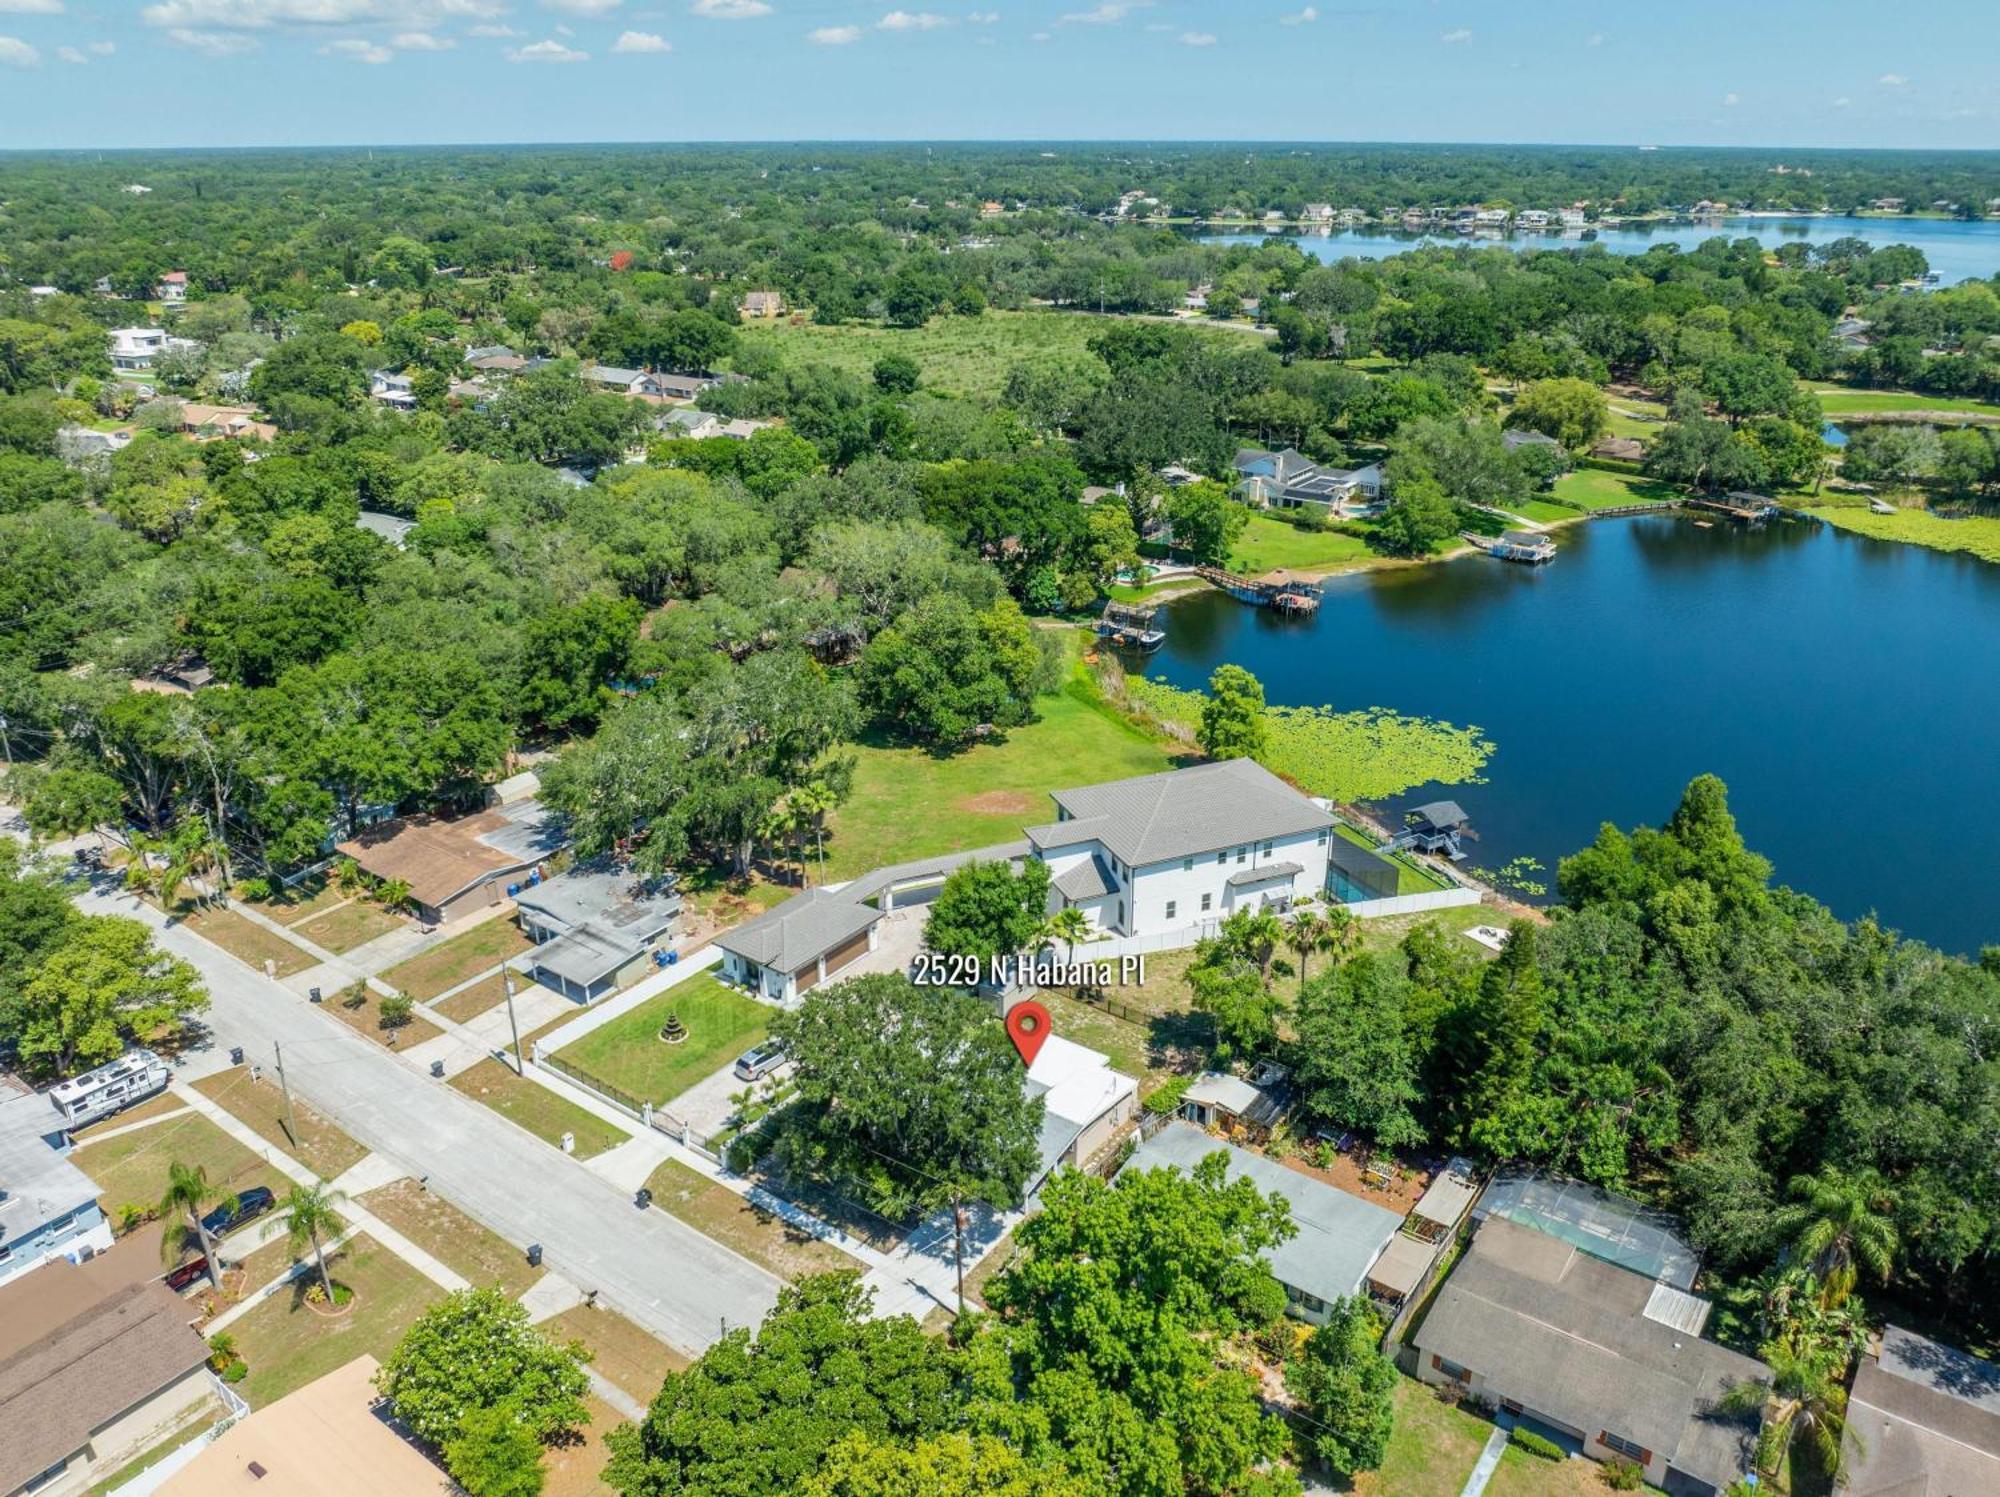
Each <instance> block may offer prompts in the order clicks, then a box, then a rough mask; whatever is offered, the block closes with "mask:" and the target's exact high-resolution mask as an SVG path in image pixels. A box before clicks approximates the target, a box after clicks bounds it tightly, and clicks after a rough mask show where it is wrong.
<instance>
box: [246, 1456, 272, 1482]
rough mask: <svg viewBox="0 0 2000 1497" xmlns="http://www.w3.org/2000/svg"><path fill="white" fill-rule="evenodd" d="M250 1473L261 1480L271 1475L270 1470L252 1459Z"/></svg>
mask: <svg viewBox="0 0 2000 1497" xmlns="http://www.w3.org/2000/svg"><path fill="white" fill-rule="evenodd" d="M250 1474H251V1475H252V1476H254V1477H256V1478H257V1480H259V1481H262V1480H263V1479H264V1478H265V1477H266V1476H268V1475H270V1473H269V1472H268V1471H266V1470H265V1469H264V1468H263V1467H262V1466H260V1465H258V1464H257V1463H256V1462H255V1461H252V1462H251V1463H250Z"/></svg>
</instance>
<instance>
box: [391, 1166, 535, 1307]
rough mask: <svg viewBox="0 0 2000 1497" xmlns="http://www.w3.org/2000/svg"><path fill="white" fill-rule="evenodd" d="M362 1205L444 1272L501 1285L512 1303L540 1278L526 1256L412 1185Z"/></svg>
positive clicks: (399, 1184) (399, 1186)
mask: <svg viewBox="0 0 2000 1497" xmlns="http://www.w3.org/2000/svg"><path fill="white" fill-rule="evenodd" d="M361 1204H362V1205H364V1206H366V1207H367V1208H368V1209H369V1210H370V1211H372V1212H374V1213H375V1215H377V1216H379V1217H380V1218H381V1219H382V1220H383V1221H385V1222H387V1223H388V1224H389V1225H390V1226H392V1227H394V1228H395V1229H396V1230H397V1231H398V1232H401V1233H402V1234H403V1235H404V1236H405V1237H407V1238H409V1239H410V1241H412V1242H414V1243H415V1244H416V1245H417V1246H418V1247H420V1248H423V1249H424V1250H425V1251H426V1252H428V1253H431V1254H432V1255H434V1256H435V1257H436V1258H437V1259H438V1260H439V1261H440V1262H442V1263H443V1264H444V1265H445V1267H447V1268H450V1269H453V1270H455V1271H456V1272H458V1273H461V1274H464V1275H465V1277H466V1278H468V1279H470V1280H471V1281H472V1282H473V1283H474V1284H476V1285H486V1284H497V1285H498V1286H499V1287H500V1288H502V1289H504V1290H505V1291H506V1292H507V1297H508V1298H509V1299H518V1298H519V1297H520V1295H521V1293H522V1291H523V1290H525V1289H526V1288H527V1287H528V1286H529V1285H530V1284H532V1283H534V1282H535V1280H537V1279H539V1278H540V1277H541V1276H542V1270H541V1269H539V1268H530V1267H529V1266H528V1258H527V1254H525V1253H523V1252H522V1251H521V1250H520V1249H519V1248H517V1247H515V1246H514V1245H513V1244H512V1243H511V1242H508V1241H507V1240H506V1239H505V1238H503V1237H500V1236H498V1235H497V1234H495V1233H493V1232H489V1231H487V1230H486V1228H484V1227H482V1226H480V1225H479V1223H478V1222H476V1221H474V1220H473V1219H472V1218H471V1217H469V1216H467V1215H466V1214H465V1213H464V1212H463V1211H460V1210H459V1209H458V1208H457V1207H456V1206H453V1205H452V1204H451V1203H450V1202H448V1201H443V1200H440V1199H439V1198H438V1197H437V1196H434V1195H432V1194H431V1193H430V1192H429V1191H428V1190H425V1189H424V1188H423V1187H422V1186H421V1185H419V1184H417V1182H416V1181H414V1180H398V1181H396V1182H394V1183H393V1184H390V1185H384V1186H382V1187H381V1188H380V1189H378V1190H371V1191H369V1192H368V1194H367V1195H365V1196H363V1197H362V1198H361Z"/></svg>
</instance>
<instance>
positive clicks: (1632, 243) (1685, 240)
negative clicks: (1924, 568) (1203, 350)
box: [1198, 217, 2000, 284]
mask: <svg viewBox="0 0 2000 1497" xmlns="http://www.w3.org/2000/svg"><path fill="white" fill-rule="evenodd" d="M1718 235H1720V236H1723V237H1726V238H1729V239H1755V240H1757V241H1758V242H1759V243H1760V244H1763V245H1764V246H1765V247H1766V248H1770V249H1775V248H1776V247H1777V246H1779V245H1781V244H1830V243H1832V242H1833V241H1834V240H1836V239H1865V240H1867V241H1868V243H1869V244H1870V245H1872V246H1874V247H1875V248H1877V249H1880V248H1882V247H1883V246H1885V245H1891V244H1909V245H1914V246H1916V247H1917V248H1918V249H1920V250H1922V251H1923V252H1924V258H1925V259H1927V260H1928V261H1930V267H1931V269H1932V270H1934V271H1936V272H1937V273H1938V275H1939V277H1940V278H1941V279H1942V280H1944V281H1945V282H1946V283H1947V284H1949V283H1951V282H1955V281H1965V280H1983V279H1984V278H1985V277H1987V276H1990V275H1993V274H1995V273H2000V220H1992V219H1987V220H1981V221H1980V222H1977V223H1959V222H1957V221H1956V220H1952V219H1943V218H1813V217H1799V218H1725V219H1723V220H1721V221H1720V222H1718V223H1699V224H1639V225H1633V226H1630V227H1621V228H1607V229H1599V230H1598V231H1597V237H1596V238H1595V239H1591V240H1586V239H1570V238H1564V237H1562V236H1560V235H1555V234H1511V235H1508V236H1506V237H1504V238H1495V237H1491V236H1488V237H1483V238H1482V237H1476V236H1472V235H1466V234H1406V233H1403V232H1400V231H1398V230H1394V229H1334V230H1331V231H1328V232H1326V233H1306V234H1294V235H1290V236H1288V237H1291V238H1294V239H1296V240H1297V241H1298V245H1299V248H1300V249H1302V250H1304V251H1305V252H1306V253H1307V254H1309V255H1312V256H1314V257H1315V258H1317V259H1320V260H1324V261H1326V262H1328V263H1329V264H1331V263H1332V262H1333V261H1336V260H1342V259H1347V258H1349V257H1352V258H1355V259H1360V260H1381V259H1386V258H1387V257H1388V256H1390V255H1400V254H1402V253H1404V252H1405V251H1407V250H1411V249H1415V248H1417V247H1418V246H1419V245H1425V244H1450V245H1459V244H1472V245H1479V244H1503V245H1505V246H1506V247H1507V248H1509V249H1576V248H1582V247H1584V246H1586V245H1590V244H1601V245H1603V246H1604V247H1605V248H1606V249H1608V250H1610V251H1611V252H1612V253H1613V254H1615V255H1639V254H1644V253H1645V252H1646V251H1647V250H1648V249H1650V248H1651V247H1652V246H1654V245H1656V244H1678V245H1679V246H1680V247H1681V248H1682V249H1687V250H1691V249H1693V248H1694V247H1695V246H1696V245H1698V244H1700V243H1701V242H1702V241H1703V240H1705V239H1714V238H1716V237H1717V236H1718ZM1198 237H1199V238H1200V240H1201V242H1202V243H1203V244H1262V243H1263V242H1264V239H1265V237H1266V236H1265V235H1263V234H1261V233H1256V232H1249V233H1227V234H1201V235H1199V236H1198Z"/></svg>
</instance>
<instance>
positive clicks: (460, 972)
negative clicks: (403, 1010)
mask: <svg viewBox="0 0 2000 1497" xmlns="http://www.w3.org/2000/svg"><path fill="white" fill-rule="evenodd" d="M534 944H535V943H534V942H533V941H531V940H529V939H528V938H527V937H526V936H524V935H522V934H521V928H520V927H519V926H518V925H516V924H515V923H514V922H513V921H512V920H507V919H501V918H495V919H491V920H485V921H482V922H480V923H479V924H478V925H475V926H473V927H472V929H471V930H468V931H465V932H464V933H463V934H460V935H456V936H453V937H452V938H451V939H450V940H449V941H446V942H444V943H443V944H441V945H437V946H433V947H432V948H431V949H430V950H429V951H426V952H425V953H424V954H423V955H421V956H413V957H411V958H410V959H409V960H408V961H407V962H404V963H402V964H401V965H399V966H395V967H391V968H390V969H389V970H388V971H387V972H384V973H383V974H382V980H383V981H384V982H386V983H388V984H389V986H391V987H392V988H395V989H396V990H397V991H398V992H403V993H408V994H409V995H410V996H411V997H412V998H414V999H416V1000H417V1001H418V1002H419V1003H421V1002H423V1001H424V1000H425V999H428V998H435V997H437V995H438V994H440V993H448V992H450V991H451V990H452V989H453V988H455V987H457V986H458V985H459V984H460V983H462V982H465V981H467V980H469V979H471V978H474V977H477V976H478V975H479V974H480V973H482V972H487V971H490V970H492V969H493V968H494V967H497V966H499V965H500V964H501V963H502V962H504V961H506V960H507V959H508V958H510V957H516V956H519V955H520V954H521V953H522V952H524V951H528V950H531V949H532V948H533V947H534Z"/></svg>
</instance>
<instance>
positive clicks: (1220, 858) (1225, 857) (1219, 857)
mask: <svg viewBox="0 0 2000 1497" xmlns="http://www.w3.org/2000/svg"><path fill="white" fill-rule="evenodd" d="M1215 861H1216V862H1217V863H1227V862H1228V861H1229V849H1228V848H1226V847H1225V848H1223V849H1222V851H1221V852H1219V853H1217V854H1216V855H1215Z"/></svg>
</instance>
